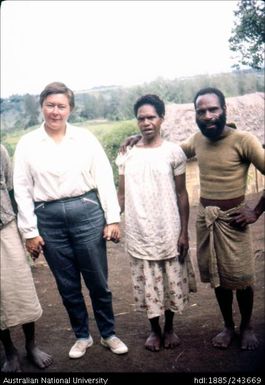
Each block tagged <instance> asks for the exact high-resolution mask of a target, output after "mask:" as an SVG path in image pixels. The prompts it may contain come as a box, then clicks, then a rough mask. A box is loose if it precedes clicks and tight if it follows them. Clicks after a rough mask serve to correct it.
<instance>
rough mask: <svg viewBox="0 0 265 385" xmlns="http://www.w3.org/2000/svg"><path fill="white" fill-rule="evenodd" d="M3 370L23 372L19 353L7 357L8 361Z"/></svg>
mask: <svg viewBox="0 0 265 385" xmlns="http://www.w3.org/2000/svg"><path fill="white" fill-rule="evenodd" d="M1 371H2V372H4V373H11V372H13V373H17V372H22V370H21V367H20V362H19V358H18V354H17V353H15V354H13V355H12V356H11V357H9V358H8V359H6V361H5V362H4V363H3V366H2V367H1Z"/></svg>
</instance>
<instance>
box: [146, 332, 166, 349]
mask: <svg viewBox="0 0 265 385" xmlns="http://www.w3.org/2000/svg"><path fill="white" fill-rule="evenodd" d="M161 340H162V338H161V335H160V334H157V333H155V332H151V334H150V336H149V337H148V338H147V340H146V341H145V344H144V346H145V348H146V349H147V350H150V351H151V352H159V350H160V348H161Z"/></svg>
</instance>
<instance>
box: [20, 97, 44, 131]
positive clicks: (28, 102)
mask: <svg viewBox="0 0 265 385" xmlns="http://www.w3.org/2000/svg"><path fill="white" fill-rule="evenodd" d="M23 99H24V107H25V116H26V117H27V121H26V123H25V127H31V126H34V125H35V124H38V123H39V114H40V108H39V105H38V103H37V97H36V96H33V95H30V94H26V95H25V96H24V97H23Z"/></svg>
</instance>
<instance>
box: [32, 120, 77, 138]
mask: <svg viewBox="0 0 265 385" xmlns="http://www.w3.org/2000/svg"><path fill="white" fill-rule="evenodd" d="M44 124H45V122H43V123H42V124H41V126H40V128H39V134H40V135H39V138H40V140H51V137H50V136H49V135H48V134H47V132H46V131H45V128H44ZM74 133H75V127H73V126H72V125H71V124H69V123H66V131H65V136H64V138H65V139H74V137H75V135H74Z"/></svg>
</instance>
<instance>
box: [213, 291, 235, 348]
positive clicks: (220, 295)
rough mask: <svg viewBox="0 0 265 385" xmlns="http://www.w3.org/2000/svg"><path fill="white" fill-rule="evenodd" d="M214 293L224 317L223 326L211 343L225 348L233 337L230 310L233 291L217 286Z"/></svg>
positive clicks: (232, 322)
mask: <svg viewBox="0 0 265 385" xmlns="http://www.w3.org/2000/svg"><path fill="white" fill-rule="evenodd" d="M215 295H216V298H217V301H218V304H219V307H220V310H221V313H222V316H223V319H224V324H225V327H224V329H223V330H222V331H221V333H218V334H217V335H216V336H215V337H214V338H213V339H212V344H213V346H214V347H215V348H220V349H227V348H228V346H229V345H230V344H231V341H232V339H233V338H234V337H235V325H234V321H233V310H232V304H233V291H232V290H230V289H224V288H223V287H220V286H219V287H217V288H216V289H215Z"/></svg>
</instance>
